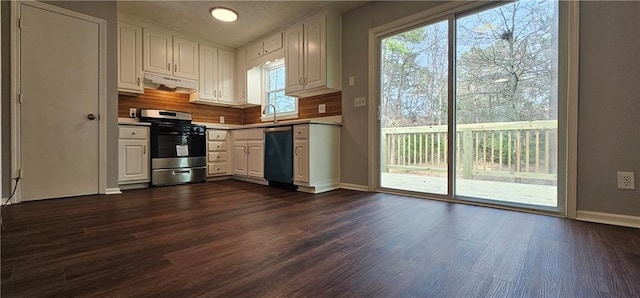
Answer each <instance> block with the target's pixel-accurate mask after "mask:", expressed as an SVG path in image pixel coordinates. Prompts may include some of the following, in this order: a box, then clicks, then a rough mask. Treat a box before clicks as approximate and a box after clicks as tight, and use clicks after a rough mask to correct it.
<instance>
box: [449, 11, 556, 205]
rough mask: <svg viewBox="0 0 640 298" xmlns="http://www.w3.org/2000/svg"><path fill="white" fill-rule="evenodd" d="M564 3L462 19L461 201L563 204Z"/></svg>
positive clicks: (458, 66) (457, 188) (459, 91)
mask: <svg viewBox="0 0 640 298" xmlns="http://www.w3.org/2000/svg"><path fill="white" fill-rule="evenodd" d="M557 16H558V2H557V1H545V0H542V1H518V2H514V3H510V4H506V5H502V6H499V7H495V8H492V9H488V10H483V11H480V12H477V13H471V14H467V15H465V16H463V17H458V18H457V19H456V40H455V42H456V98H455V100H456V135H457V140H456V145H457V150H456V157H457V160H456V170H457V171H456V175H455V193H456V195H457V196H460V197H466V198H474V199H483V200H493V201H501V202H509V203H515V204H526V205H536V206H543V207H557V206H558V201H557V198H558V195H557V193H558V191H557V164H558V163H557V152H558V151H557V144H558V142H557V134H558V108H557V107H558V68H557V66H558V42H557V41H558V18H557Z"/></svg>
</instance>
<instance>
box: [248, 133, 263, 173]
mask: <svg viewBox="0 0 640 298" xmlns="http://www.w3.org/2000/svg"><path fill="white" fill-rule="evenodd" d="M247 152H248V155H249V156H248V158H247V175H249V177H255V178H263V177H264V141H249V142H247Z"/></svg>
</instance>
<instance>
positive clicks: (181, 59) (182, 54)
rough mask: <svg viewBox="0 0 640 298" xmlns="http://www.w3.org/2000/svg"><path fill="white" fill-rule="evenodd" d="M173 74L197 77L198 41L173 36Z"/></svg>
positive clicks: (188, 77) (195, 78) (182, 76)
mask: <svg viewBox="0 0 640 298" xmlns="http://www.w3.org/2000/svg"><path fill="white" fill-rule="evenodd" d="M173 64H174V66H173V75H174V76H176V77H181V78H186V79H193V80H197V79H198V43H197V42H193V41H190V40H186V39H182V38H179V37H174V38H173Z"/></svg>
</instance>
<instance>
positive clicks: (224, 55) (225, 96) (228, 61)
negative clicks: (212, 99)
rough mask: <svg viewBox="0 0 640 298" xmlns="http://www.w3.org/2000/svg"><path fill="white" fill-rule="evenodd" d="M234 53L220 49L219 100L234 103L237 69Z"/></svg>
mask: <svg viewBox="0 0 640 298" xmlns="http://www.w3.org/2000/svg"><path fill="white" fill-rule="evenodd" d="M234 58H235V57H234V56H233V52H229V51H225V50H221V49H218V100H219V101H222V102H228V103H232V102H234V98H235V96H234V86H233V81H234V76H235V67H234V61H235V59H234Z"/></svg>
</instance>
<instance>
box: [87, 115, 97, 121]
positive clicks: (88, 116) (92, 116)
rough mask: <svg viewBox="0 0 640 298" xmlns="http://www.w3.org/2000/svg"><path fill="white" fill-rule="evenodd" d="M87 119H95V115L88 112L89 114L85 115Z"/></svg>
mask: <svg viewBox="0 0 640 298" xmlns="http://www.w3.org/2000/svg"><path fill="white" fill-rule="evenodd" d="M87 119H89V120H95V119H96V116H95V115H94V114H89V115H87Z"/></svg>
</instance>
